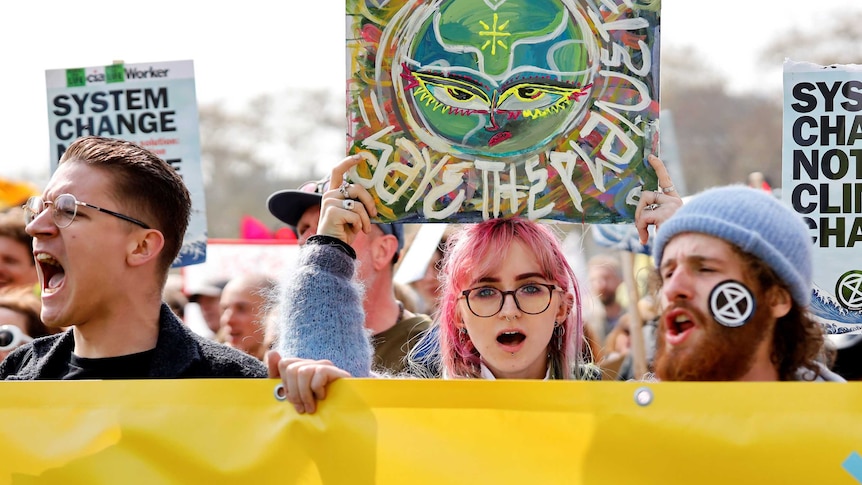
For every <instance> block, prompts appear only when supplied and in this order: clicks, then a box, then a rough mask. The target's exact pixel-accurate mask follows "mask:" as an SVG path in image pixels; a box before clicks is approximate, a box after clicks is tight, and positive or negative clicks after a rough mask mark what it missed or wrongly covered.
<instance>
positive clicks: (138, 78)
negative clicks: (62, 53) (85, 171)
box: [45, 61, 207, 266]
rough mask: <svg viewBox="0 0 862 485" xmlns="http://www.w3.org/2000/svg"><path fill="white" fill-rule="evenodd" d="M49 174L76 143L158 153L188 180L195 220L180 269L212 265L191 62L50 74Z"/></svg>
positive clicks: (185, 245)
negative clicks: (101, 139)
mask: <svg viewBox="0 0 862 485" xmlns="http://www.w3.org/2000/svg"><path fill="white" fill-rule="evenodd" d="M45 77H46V81H47V83H46V84H47V90H48V122H49V125H50V142H51V172H53V171H54V170H55V169H56V168H57V162H58V161H59V160H60V157H61V156H62V155H63V153H64V152H65V151H66V147H67V146H69V145H70V144H71V143H72V142H73V141H74V140H75V139H76V138H79V137H81V136H87V135H98V136H106V137H111V138H121V139H123V140H128V141H132V142H135V143H138V144H140V145H142V146H144V147H145V148H148V149H150V150H152V151H153V152H155V153H156V155H158V156H159V157H161V158H162V159H164V160H165V161H167V162H168V163H169V164H170V165H171V166H173V167H174V168H175V169H176V170H177V172H179V174H180V175H181V176H182V177H183V180H184V181H185V183H186V186H187V187H188V189H189V191H190V192H191V196H192V215H191V220H190V221H189V228H188V231H187V232H186V235H185V240H184V242H183V248H182V250H181V251H180V255H179V258H178V260H177V261H176V262H175V263H174V265H175V266H185V265H189V264H195V263H201V262H203V261H204V260H205V259H206V237H207V234H206V227H207V226H206V210H205V208H206V205H205V202H204V188H203V180H202V176H201V168H200V160H201V155H200V154H201V148H200V133H199V129H198V109H197V98H196V97H195V78H194V66H193V64H192V61H170V62H153V63H144V64H112V65H108V66H96V67H86V68H75V69H52V70H48V71H46V72H45Z"/></svg>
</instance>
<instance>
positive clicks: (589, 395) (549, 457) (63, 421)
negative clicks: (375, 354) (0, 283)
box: [0, 379, 862, 485]
mask: <svg viewBox="0 0 862 485" xmlns="http://www.w3.org/2000/svg"><path fill="white" fill-rule="evenodd" d="M276 383H277V381H275V380H267V379H260V380H174V381H105V382H99V381H87V382H3V383H0V484H16V485H18V484H31V483H33V484H35V483H38V484H64V485H66V484H88V485H91V484H181V483H182V484H187V483H195V484H198V483H200V484H220V483H255V484H265V483H289V484H294V483H303V484H305V483H307V484H342V483H344V484H403V483H409V484H457V483H464V484H471V485H474V484H477V483H495V484H497V483H517V484H534V483H535V484H557V483H566V484H618V483H622V484H629V483H636V484H652V483H655V484H669V483H680V484H682V483H684V484H703V485H708V484H721V485H728V484H732V485H737V484H747V483H753V484H758V485H761V484H794V483H799V484H825V483H828V484H839V485H840V484H848V485H858V484H860V483H862V457H860V455H859V454H860V453H862V384H857V383H850V384H826V383H770V384H752V383H748V384H706V383H695V384H683V383H651V384H644V383H633V382H632V383H618V382H559V381H556V382H539V381H506V382H503V381H497V382H492V381H479V380H474V381H432V380H388V379H381V380H362V379H345V380H340V381H337V382H336V383H335V384H334V385H332V386H331V388H330V394H329V397H328V398H327V399H326V401H324V402H323V403H321V406H320V408H319V410H318V412H317V413H316V414H314V415H297V414H296V412H295V411H294V409H293V407H292V406H291V405H289V404H288V403H285V402H279V401H277V400H276V399H275V398H274V395H273V389H274V387H275V384H276Z"/></svg>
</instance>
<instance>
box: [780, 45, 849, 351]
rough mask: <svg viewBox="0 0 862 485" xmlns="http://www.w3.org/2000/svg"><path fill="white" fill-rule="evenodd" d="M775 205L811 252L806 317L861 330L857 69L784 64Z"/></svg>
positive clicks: (830, 327) (836, 328)
mask: <svg viewBox="0 0 862 485" xmlns="http://www.w3.org/2000/svg"><path fill="white" fill-rule="evenodd" d="M783 143H784V145H783V170H782V199H783V200H784V201H785V202H787V203H788V204H790V206H791V207H793V210H795V211H796V212H797V213H799V214H800V216H802V217H803V219H804V220H805V222H806V224H808V227H809V229H810V233H811V240H812V244H813V247H814V288H813V291H814V293H813V297H812V301H811V311H812V313H813V314H814V315H815V316H816V317H817V318H818V319H819V320H821V322H822V323H823V324H824V325H825V326H826V328H827V331H828V332H829V333H833V334H835V333H843V332H847V331H852V330H856V329H858V328H859V325H850V324H862V66H856V65H844V66H840V65H835V66H819V65H816V64H811V63H807V62H794V61H790V60H788V61H786V62H785V64H784V137H783Z"/></svg>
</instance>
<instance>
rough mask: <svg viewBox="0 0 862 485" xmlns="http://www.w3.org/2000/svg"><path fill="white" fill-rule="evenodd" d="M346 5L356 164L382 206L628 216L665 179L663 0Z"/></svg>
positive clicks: (554, 216) (441, 214)
mask: <svg viewBox="0 0 862 485" xmlns="http://www.w3.org/2000/svg"><path fill="white" fill-rule="evenodd" d="M346 5H347V64H348V66H347V72H348V76H349V79H348V83H347V90H348V106H347V114H348V151H349V153H351V154H353V153H358V154H361V156H362V157H363V158H364V162H363V163H361V164H360V165H359V166H358V167H356V168H354V169H352V170H351V173H350V178H351V180H352V181H353V182H354V183H359V184H362V185H363V186H364V187H366V188H368V189H369V191H370V192H371V194H372V195H373V196H374V198H375V201H376V203H377V207H378V213H379V216H378V218H379V219H380V220H381V221H394V220H400V221H402V222H440V221H449V222H475V221H480V220H484V219H488V218H494V217H508V216H516V215H517V216H521V217H527V218H530V219H545V220H558V221H575V222H591V223H617V222H631V221H632V220H633V219H634V211H635V208H636V205H637V200H638V197H639V194H640V191H641V188H642V187H643V186H653V187H654V186H655V183H656V178H655V174H654V172H653V171H652V169H651V168H649V166H648V165H647V163H646V158H647V155H648V154H650V153H657V145H658V119H659V98H658V96H659V18H660V15H659V5H660V2H637V3H636V2H633V1H631V0H601V1H594V0H445V1H444V0H424V1H423V0H391V1H387V2H374V1H365V0H347V3H346Z"/></svg>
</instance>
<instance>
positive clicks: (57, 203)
mask: <svg viewBox="0 0 862 485" xmlns="http://www.w3.org/2000/svg"><path fill="white" fill-rule="evenodd" d="M49 205H53V206H54V208H53V210H51V218H52V219H53V220H54V224H56V225H57V227H59V228H61V229H62V228H64V227H69V224H71V223H72V221H74V220H75V216H76V215H78V206H83V207H89V208H90V209H95V210H97V211H99V212H104V213H105V214H110V215H112V216H114V217H119V218H120V219H122V220H124V221H128V222H131V223H132V224H137V225H139V226H141V227H143V228H144V229H150V226H148V225H146V224H144V223H143V222H141V221H139V220H137V219H135V218H134V217H129V216H127V215H123V214H120V213H119V212H114V211H112V210H108V209H103V208H101V207H97V206H95V205H93V204H88V203H86V202H81V201H80V200H78V199H76V198H75V196H74V195H72V194H63V195H58V196H57V198H56V199H54V200H53V201H50V200H43V199H42V197H39V196H33V197H30V198H29V199H27V203H26V204H24V223H25V224H30V223H31V222H33V219H35V218H36V217H38V216H39V214H41V213H42V211H44V210H45V209H47V208H48V206H49Z"/></svg>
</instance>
